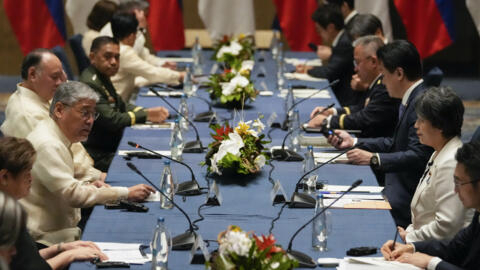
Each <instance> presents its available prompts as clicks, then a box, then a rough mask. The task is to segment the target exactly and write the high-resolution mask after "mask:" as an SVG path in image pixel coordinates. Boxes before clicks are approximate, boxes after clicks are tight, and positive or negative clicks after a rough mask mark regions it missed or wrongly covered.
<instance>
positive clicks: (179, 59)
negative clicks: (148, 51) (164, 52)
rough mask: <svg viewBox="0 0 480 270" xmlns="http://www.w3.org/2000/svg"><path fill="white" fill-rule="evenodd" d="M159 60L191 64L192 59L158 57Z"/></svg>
mask: <svg viewBox="0 0 480 270" xmlns="http://www.w3.org/2000/svg"><path fill="white" fill-rule="evenodd" d="M159 58H160V60H162V61H165V62H193V58H192V57H159Z"/></svg>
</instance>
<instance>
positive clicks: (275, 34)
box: [270, 30, 280, 60]
mask: <svg viewBox="0 0 480 270" xmlns="http://www.w3.org/2000/svg"><path fill="white" fill-rule="evenodd" d="M279 34H280V31H278V30H273V36H272V41H271V42H270V50H271V51H272V58H273V59H274V60H277V56H278V40H279V38H278V36H279Z"/></svg>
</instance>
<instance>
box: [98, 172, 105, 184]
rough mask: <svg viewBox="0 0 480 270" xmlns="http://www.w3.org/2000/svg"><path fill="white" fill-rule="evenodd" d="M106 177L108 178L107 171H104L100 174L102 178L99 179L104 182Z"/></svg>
mask: <svg viewBox="0 0 480 270" xmlns="http://www.w3.org/2000/svg"><path fill="white" fill-rule="evenodd" d="M106 178H107V173H104V172H102V173H101V174H100V179H99V180H100V181H102V182H105V179H106Z"/></svg>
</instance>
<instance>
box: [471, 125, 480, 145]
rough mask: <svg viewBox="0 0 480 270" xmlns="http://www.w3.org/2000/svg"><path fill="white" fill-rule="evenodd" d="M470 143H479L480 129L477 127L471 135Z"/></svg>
mask: <svg viewBox="0 0 480 270" xmlns="http://www.w3.org/2000/svg"><path fill="white" fill-rule="evenodd" d="M470 141H471V142H480V127H477V129H476V130H475V132H474V133H473V135H472V139H471V140H470Z"/></svg>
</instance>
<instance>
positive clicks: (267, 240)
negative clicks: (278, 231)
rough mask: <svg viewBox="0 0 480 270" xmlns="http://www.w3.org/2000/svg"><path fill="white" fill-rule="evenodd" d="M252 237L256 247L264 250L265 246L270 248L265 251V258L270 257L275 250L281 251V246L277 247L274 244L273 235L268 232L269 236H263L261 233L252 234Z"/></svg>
mask: <svg viewBox="0 0 480 270" xmlns="http://www.w3.org/2000/svg"><path fill="white" fill-rule="evenodd" d="M253 238H255V243H256V244H257V247H258V249H259V250H261V251H262V250H265V249H267V248H270V250H269V251H268V252H267V254H266V256H267V258H270V257H271V256H272V255H271V254H272V253H277V252H282V251H283V250H282V248H280V247H277V246H276V245H275V242H276V240H275V237H274V236H273V234H270V235H269V236H265V235H263V234H262V236H261V237H258V236H256V235H255V234H254V235H253Z"/></svg>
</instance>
